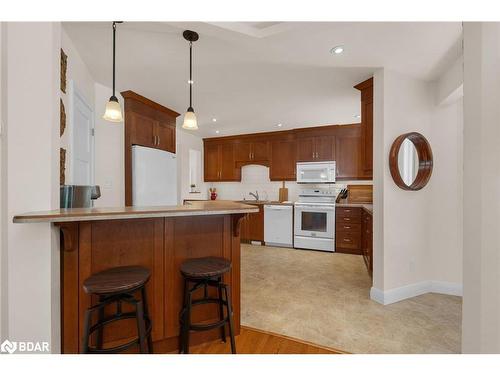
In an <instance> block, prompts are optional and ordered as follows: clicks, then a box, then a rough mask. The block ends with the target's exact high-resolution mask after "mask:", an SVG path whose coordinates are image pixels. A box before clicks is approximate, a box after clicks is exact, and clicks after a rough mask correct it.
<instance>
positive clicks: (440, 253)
mask: <svg viewBox="0 0 500 375" xmlns="http://www.w3.org/2000/svg"><path fill="white" fill-rule="evenodd" d="M446 103H447V104H443V105H442V106H438V107H436V108H435V109H434V111H433V113H432V127H431V130H430V133H429V142H431V146H432V151H433V157H434V169H433V173H432V178H431V179H430V181H429V185H428V187H429V192H430V196H429V201H428V206H429V260H430V265H429V279H430V280H438V281H441V282H446V283H450V287H452V288H458V289H457V290H458V291H459V290H460V288H461V285H462V254H463V240H462V233H463V192H462V190H463V189H462V186H463V184H462V180H463V101H462V98H460V99H458V100H456V101H454V102H451V103H450V102H449V101H446Z"/></svg>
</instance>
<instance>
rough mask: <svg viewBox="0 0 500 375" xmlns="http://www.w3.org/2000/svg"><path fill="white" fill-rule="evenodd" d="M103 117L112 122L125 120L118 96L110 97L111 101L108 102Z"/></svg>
mask: <svg viewBox="0 0 500 375" xmlns="http://www.w3.org/2000/svg"><path fill="white" fill-rule="evenodd" d="M102 118H103V119H105V120H108V121H111V122H122V121H123V115H122V108H121V107H120V103H118V99H117V97H116V96H112V97H111V98H109V102H107V103H106V110H105V112H104V116H102Z"/></svg>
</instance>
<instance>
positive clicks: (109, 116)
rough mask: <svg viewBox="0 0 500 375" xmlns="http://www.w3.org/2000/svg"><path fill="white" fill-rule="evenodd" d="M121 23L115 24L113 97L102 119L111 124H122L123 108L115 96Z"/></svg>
mask: <svg viewBox="0 0 500 375" xmlns="http://www.w3.org/2000/svg"><path fill="white" fill-rule="evenodd" d="M117 23H121V22H118V21H115V22H113V95H111V97H110V98H109V101H108V103H107V104H106V110H105V111H104V116H102V118H103V119H104V120H107V121H111V122H122V121H123V115H122V108H121V107H120V103H119V102H118V98H117V97H116V96H115V70H116V69H115V55H116V24H117Z"/></svg>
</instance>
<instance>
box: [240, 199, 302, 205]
mask: <svg viewBox="0 0 500 375" xmlns="http://www.w3.org/2000/svg"><path fill="white" fill-rule="evenodd" d="M236 202H237V203H244V204H253V205H256V204H257V205H266V204H269V205H273V206H293V202H286V203H285V202H278V201H261V200H259V201H256V200H251V199H247V200H241V201H236Z"/></svg>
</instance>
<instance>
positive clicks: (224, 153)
mask: <svg viewBox="0 0 500 375" xmlns="http://www.w3.org/2000/svg"><path fill="white" fill-rule="evenodd" d="M219 150H220V151H219V154H220V155H219V157H220V161H219V165H220V181H240V180H241V177H240V169H238V168H236V164H235V162H234V144H233V143H232V142H225V143H222V144H221V145H219Z"/></svg>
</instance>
